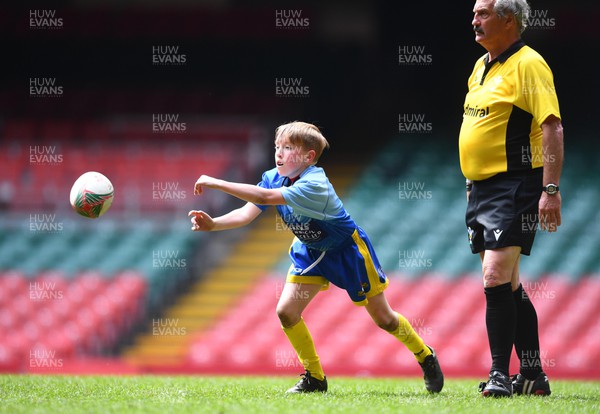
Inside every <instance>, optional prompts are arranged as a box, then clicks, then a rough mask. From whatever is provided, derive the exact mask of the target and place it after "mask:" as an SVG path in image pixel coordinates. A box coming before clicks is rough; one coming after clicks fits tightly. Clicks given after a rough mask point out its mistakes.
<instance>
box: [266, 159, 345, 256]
mask: <svg viewBox="0 0 600 414" xmlns="http://www.w3.org/2000/svg"><path fill="white" fill-rule="evenodd" d="M289 182H290V179H289V178H287V177H284V176H281V175H279V173H278V172H277V168H273V169H271V170H268V171H265V172H264V173H263V175H262V181H261V182H260V183H258V186H259V187H263V188H281V194H282V196H283V198H284V200H285V202H286V204H285V205H280V206H276V208H277V212H278V213H279V215H280V216H281V218H282V220H283V222H284V223H285V225H286V226H287V227H288V228H289V229H290V230H291V231H292V232H293V233H294V234H295V235H296V237H298V239H299V240H300V241H301V242H302V243H304V244H306V245H307V246H308V247H310V248H313V249H316V250H321V251H327V250H331V249H335V248H337V247H341V246H343V245H345V244H346V243H347V242H349V238H350V236H351V235H352V233H353V232H354V230H355V229H356V227H357V226H356V223H355V222H354V220H353V219H352V218H351V217H350V215H349V214H348V212H347V211H346V209H345V208H344V205H343V204H342V201H341V200H340V198H339V197H338V196H337V194H336V193H335V190H334V189H333V186H332V185H331V183H330V182H329V179H328V178H327V176H326V175H325V171H324V170H323V169H322V168H320V167H316V166H314V165H313V166H310V167H308V168H307V169H306V170H304V171H303V172H302V174H300V177H299V178H298V179H297V180H296V181H295V182H294V183H293V184H292V185H289ZM286 184H287V185H289V186H285V185H286ZM257 206H258V207H259V208H260V209H261V210H265V209H266V208H267V207H268V206H263V205H257Z"/></svg>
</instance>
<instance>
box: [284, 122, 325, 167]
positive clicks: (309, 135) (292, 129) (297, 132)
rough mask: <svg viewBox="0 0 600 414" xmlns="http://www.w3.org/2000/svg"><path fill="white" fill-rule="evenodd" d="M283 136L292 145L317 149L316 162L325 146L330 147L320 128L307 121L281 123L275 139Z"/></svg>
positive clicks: (306, 148)
mask: <svg viewBox="0 0 600 414" xmlns="http://www.w3.org/2000/svg"><path fill="white" fill-rule="evenodd" d="M282 138H285V139H287V140H289V142H290V143H291V144H292V145H297V146H299V147H302V148H303V149H305V150H313V151H315V160H314V163H315V164H316V163H317V161H319V158H320V157H321V154H323V151H324V150H325V148H329V142H327V140H326V139H325V137H324V136H323V134H322V133H321V131H320V130H319V128H317V127H316V126H315V125H313V124H309V123H307V122H300V121H294V122H290V123H287V124H283V125H279V126H278V127H277V129H276V130H275V141H277V140H278V139H282Z"/></svg>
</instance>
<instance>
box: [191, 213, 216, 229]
mask: <svg viewBox="0 0 600 414" xmlns="http://www.w3.org/2000/svg"><path fill="white" fill-rule="evenodd" d="M188 217H191V218H192V219H191V221H192V231H211V230H212V229H213V228H214V227H215V222H214V220H213V219H212V217H211V216H209V215H208V214H206V213H205V212H204V211H202V210H192V211H190V212H189V213H188Z"/></svg>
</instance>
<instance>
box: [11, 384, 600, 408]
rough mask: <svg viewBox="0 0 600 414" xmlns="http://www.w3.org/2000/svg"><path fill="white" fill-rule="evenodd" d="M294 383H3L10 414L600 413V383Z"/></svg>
mask: <svg viewBox="0 0 600 414" xmlns="http://www.w3.org/2000/svg"><path fill="white" fill-rule="evenodd" d="M296 380H297V378H292V377H214V376H212V377H205V376H81V377H77V376H42V375H2V376H0V412H6V413H60V414H71V413H86V414H89V413H119V414H126V413H244V414H247V413H277V414H281V413H303V412H304V413H306V412H308V413H319V414H320V413H352V412H357V411H358V412H367V413H369V414H379V413H490V412H492V413H493V412H503V413H527V414H534V413H555V414H557V413H578V414H579V413H599V412H600V382H587V381H558V380H552V379H551V387H552V395H551V396H550V397H530V396H526V397H524V396H514V397H513V398H511V399H508V398H504V399H489V398H483V397H481V396H480V395H479V394H478V392H477V385H478V383H479V380H476V379H473V380H466V379H447V380H446V385H445V386H444V390H443V391H442V392H441V393H440V394H437V395H430V394H428V393H427V392H426V391H425V388H424V386H423V381H422V380H421V379H412V378H410V379H407V378H341V377H332V378H330V379H329V392H328V393H326V394H305V395H286V394H285V390H286V389H287V388H288V387H290V386H292V385H293V384H294V383H295V381H296Z"/></svg>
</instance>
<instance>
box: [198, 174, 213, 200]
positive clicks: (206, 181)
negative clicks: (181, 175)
mask: <svg viewBox="0 0 600 414" xmlns="http://www.w3.org/2000/svg"><path fill="white" fill-rule="evenodd" d="M214 181H215V179H214V178H213V177H210V176H208V175H201V176H200V178H198V180H196V184H195V185H194V195H200V194H202V191H203V188H202V187H210V184H211V183H213V182H214Z"/></svg>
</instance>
